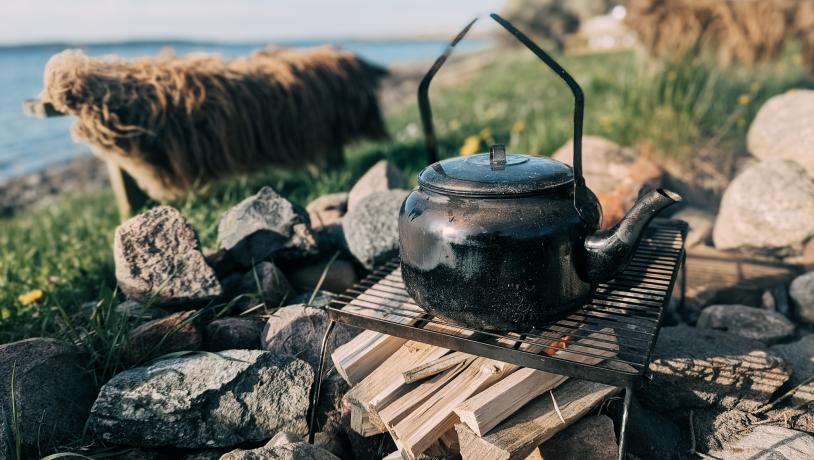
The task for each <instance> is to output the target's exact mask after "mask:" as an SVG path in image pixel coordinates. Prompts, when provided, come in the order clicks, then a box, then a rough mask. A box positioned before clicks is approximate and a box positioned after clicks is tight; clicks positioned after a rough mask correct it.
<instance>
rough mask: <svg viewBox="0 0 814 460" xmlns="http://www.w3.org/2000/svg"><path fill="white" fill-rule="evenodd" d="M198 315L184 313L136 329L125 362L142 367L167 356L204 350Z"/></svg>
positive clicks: (129, 342) (133, 331) (194, 312)
mask: <svg viewBox="0 0 814 460" xmlns="http://www.w3.org/2000/svg"><path fill="white" fill-rule="evenodd" d="M195 315H196V311H194V310H189V311H180V312H178V313H174V314H172V315H169V316H165V317H163V318H159V319H154V320H152V321H148V322H146V323H144V324H142V325H140V326H139V327H137V328H135V329H133V330H132V331H131V332H130V340H129V341H128V342H127V348H125V353H124V355H125V359H126V360H127V362H129V363H132V364H141V363H143V362H145V361H147V360H149V359H152V358H156V357H159V356H162V355H165V354H167V353H175V352H178V351H196V350H200V349H201V346H202V345H203V334H202V333H201V330H200V328H198V325H197V324H195Z"/></svg>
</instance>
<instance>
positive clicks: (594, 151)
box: [552, 136, 664, 228]
mask: <svg viewBox="0 0 814 460" xmlns="http://www.w3.org/2000/svg"><path fill="white" fill-rule="evenodd" d="M573 149H574V141H573V140H570V141H568V142H567V143H566V144H565V145H563V146H562V147H560V148H559V149H558V150H557V151H556V152H554V155H552V158H553V159H555V160H559V161H562V162H563V163H566V164H568V165H571V164H572V162H573ZM582 174H583V176H584V177H585V183H586V184H587V185H588V188H590V189H591V191H593V192H594V193H595V194H596V196H597V198H598V199H599V203H600V204H601V205H602V228H608V227H611V226H612V225H614V224H615V223H617V222H619V221H620V220H621V219H622V217H624V215H625V213H626V212H627V211H628V210H629V209H630V208H631V207H632V206H633V204H634V203H635V202H636V199H637V198H638V195H639V191H640V190H641V189H642V188H643V187H649V188H656V187H658V186H660V185H661V182H662V177H663V175H664V171H662V169H661V168H660V167H659V166H658V165H656V164H655V163H654V162H652V161H651V160H649V159H647V158H644V157H640V156H639V154H638V153H637V152H636V151H635V150H633V149H631V148H628V147H622V146H620V145H618V144H616V143H614V142H612V141H610V140H608V139H605V138H603V137H599V136H585V137H584V138H583V139H582Z"/></svg>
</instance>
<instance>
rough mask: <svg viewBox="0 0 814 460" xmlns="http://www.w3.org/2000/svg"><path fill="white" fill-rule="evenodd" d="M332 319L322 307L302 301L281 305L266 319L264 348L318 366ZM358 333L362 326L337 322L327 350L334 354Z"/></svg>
mask: <svg viewBox="0 0 814 460" xmlns="http://www.w3.org/2000/svg"><path fill="white" fill-rule="evenodd" d="M329 321H330V320H329V319H328V314H327V313H325V311H324V310H322V309H319V308H314V307H309V306H306V305H303V304H300V305H289V306H286V307H283V308H280V309H279V310H277V311H276V312H274V314H273V315H271V317H270V318H269V319H268V321H267V322H266V327H265V329H264V330H263V336H262V343H263V349H264V350H267V351H270V352H272V353H273V354H275V355H292V356H296V357H298V358H300V359H302V360H304V361H305V362H307V363H310V364H311V365H312V366H314V367H316V366H317V364H318V363H319V352H320V347H321V346H322V337H323V336H324V335H325V330H326V328H327V327H328V323H329ZM358 333H359V329H356V328H354V327H350V326H347V325H345V324H342V323H337V324H336V326H335V327H334V329H333V332H332V333H331V339H330V342H329V343H328V353H329V354H330V353H333V351H334V350H335V349H336V348H337V347H338V346H340V345H342V344H344V343H347V342H348V341H350V339H352V338H353V337H355V336H356V335H357V334H358Z"/></svg>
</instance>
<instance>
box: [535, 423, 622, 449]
mask: <svg viewBox="0 0 814 460" xmlns="http://www.w3.org/2000/svg"><path fill="white" fill-rule="evenodd" d="M538 449H539V454H540V457H542V458H543V459H546V458H556V459H561V460H585V459H595V460H615V459H616V458H617V457H618V456H619V447H618V446H617V445H616V434H614V432H613V421H612V420H611V419H610V418H608V417H606V416H604V415H594V416H589V417H585V418H583V419H582V420H580V421H578V422H577V423H575V424H573V425H571V426H569V427H568V428H566V429H564V430H562V431H561V432H559V433H557V435H555V436H554V437H553V438H551V439H550V440H548V441H546V442H545V443H544V444H543V445H541V446H540V447H539V448H538Z"/></svg>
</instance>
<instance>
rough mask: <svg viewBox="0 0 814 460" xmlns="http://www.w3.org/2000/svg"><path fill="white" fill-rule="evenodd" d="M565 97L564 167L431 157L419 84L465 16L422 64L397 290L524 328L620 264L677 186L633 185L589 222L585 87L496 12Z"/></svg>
mask: <svg viewBox="0 0 814 460" xmlns="http://www.w3.org/2000/svg"><path fill="white" fill-rule="evenodd" d="M491 17H492V18H493V19H494V20H495V21H497V22H498V24H500V25H501V26H502V27H503V28H505V29H506V30H507V31H509V33H511V34H512V35H514V36H515V37H516V38H517V39H518V40H519V41H520V42H522V43H523V44H524V45H525V46H526V47H527V48H529V49H530V50H531V51H532V52H534V54H536V55H537V56H538V57H539V58H540V59H541V60H542V61H543V62H544V63H545V64H547V65H548V67H550V68H551V69H552V70H553V71H554V72H555V73H556V74H557V75H559V76H560V77H561V78H562V79H563V80H564V81H565V82H566V83H567V84H568V86H569V87H570V88H571V91H572V92H573V94H574V98H575V112H574V159H573V168H572V167H570V166H568V165H566V164H564V163H561V162H559V161H556V160H552V159H549V158H542V157H537V156H530V155H523V154H516V153H508V152H506V150H505V148H504V147H503V146H502V145H494V146H492V148H491V149H490V151H489V152H488V153H480V154H476V155H472V156H469V157H456V158H450V159H447V160H443V161H440V162H438V161H437V151H436V143H435V136H434V130H433V123H432V112H431V109H430V103H429V97H428V89H429V84H430V81H431V80H432V78H433V76H434V75H435V73H436V72H437V71H438V69H439V68H440V67H441V66H442V65H443V63H444V62H445V61H446V59H447V57H448V56H449V54H450V53H451V51H452V49H453V47H454V46H455V45H456V44H457V43H458V42H459V41H460V40H461V39H462V38H463V36H464V35H465V34H466V33H467V31H468V30H469V29H470V28H471V27H472V25H473V24H474V22H475V21H472V22H471V23H469V25H467V27H466V28H464V30H463V31H461V33H459V34H458V36H457V37H456V38H455V39H454V40H453V41H452V43H451V44H450V46H449V47H448V48H447V50H446V52H445V53H444V54H443V55H442V56H441V57H439V58H438V60H437V61H436V62H435V64H434V65H433V66H432V68H431V69H430V70H429V72H428V73H427V74H426V75H425V76H424V79H423V80H422V82H421V84H420V86H419V91H418V102H419V108H420V111H421V117H422V122H423V128H424V132H425V135H426V144H427V154H428V157H429V160H430V161H429V162H430V163H432V164H430V165H429V166H427V167H426V168H424V170H422V171H421V172H420V173H419V175H418V187H417V188H416V189H415V190H413V191H412V192H411V193H410V194H409V195H408V196H407V198H406V199H405V201H404V203H403V204H402V206H401V210H400V213H399V222H398V223H399V239H400V243H399V244H400V250H401V270H402V276H403V278H404V284H405V286H406V288H407V291H408V293H409V294H410V295H411V296H412V297H413V299H414V300H415V301H416V303H417V304H418V305H419V306H420V307H422V308H423V309H425V310H427V311H428V312H430V313H432V314H434V315H436V316H439V317H442V318H447V319H449V320H451V321H454V322H456V323H460V324H463V325H465V326H468V327H472V328H478V329H485V330H518V331H523V330H528V329H530V328H531V327H534V326H542V325H544V324H546V323H548V322H550V321H552V320H554V319H556V318H558V317H560V316H562V315H564V314H567V313H568V312H571V311H573V310H574V309H576V308H578V307H579V306H581V305H582V304H584V303H585V301H586V300H587V299H588V297H590V294H591V292H592V289H593V287H594V286H595V285H596V284H597V283H599V282H603V281H607V280H609V279H611V278H612V277H614V276H615V275H616V274H618V273H619V272H621V271H622V270H623V269H624V268H625V266H626V265H627V263H628V262H629V260H630V258H631V257H632V254H633V251H634V249H635V247H636V245H637V244H638V241H639V238H640V236H641V234H642V231H643V230H644V229H645V227H646V226H647V224H648V223H649V222H650V220H651V219H652V218H653V216H654V215H656V214H657V213H658V212H659V211H661V210H662V209H664V208H665V207H667V206H670V205H672V204H674V203H676V202H678V201H681V197H680V196H679V195H678V194H676V193H673V192H670V191H668V190H663V189H658V190H654V191H651V192H650V193H649V194H646V195H644V196H643V197H641V198H640V199H639V201H638V202H637V203H636V204H635V205H634V206H633V208H632V209H630V211H629V212H628V213H627V215H626V216H625V218H624V219H623V220H622V221H621V222H619V224H617V225H616V226H615V227H613V228H610V229H608V230H604V231H598V228H599V223H600V221H601V215H602V214H601V212H602V211H601V208H600V205H599V202H598V200H597V198H596V196H595V195H594V194H593V193H592V192H591V191H590V190H589V189H588V188H587V187H586V185H585V180H584V179H583V177H582V154H581V148H582V142H581V141H582V117H583V107H584V97H583V93H582V90H581V89H580V87H579V85H578V84H577V82H576V81H574V79H573V78H572V77H571V76H570V75H569V74H568V72H566V71H565V69H563V68H562V67H561V66H560V65H559V64H557V62H556V61H554V59H552V58H551V57H550V56H549V55H548V54H546V53H545V52H544V51H543V50H542V49H540V48H539V47H538V46H537V45H536V44H534V43H533V42H532V41H531V40H530V39H529V38H528V37H527V36H525V35H524V34H523V33H521V32H520V31H518V30H517V29H516V28H515V27H514V26H512V25H511V24H510V23H509V22H507V21H506V20H505V19H503V18H501V17H500V16H498V15H496V14H492V15H491Z"/></svg>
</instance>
